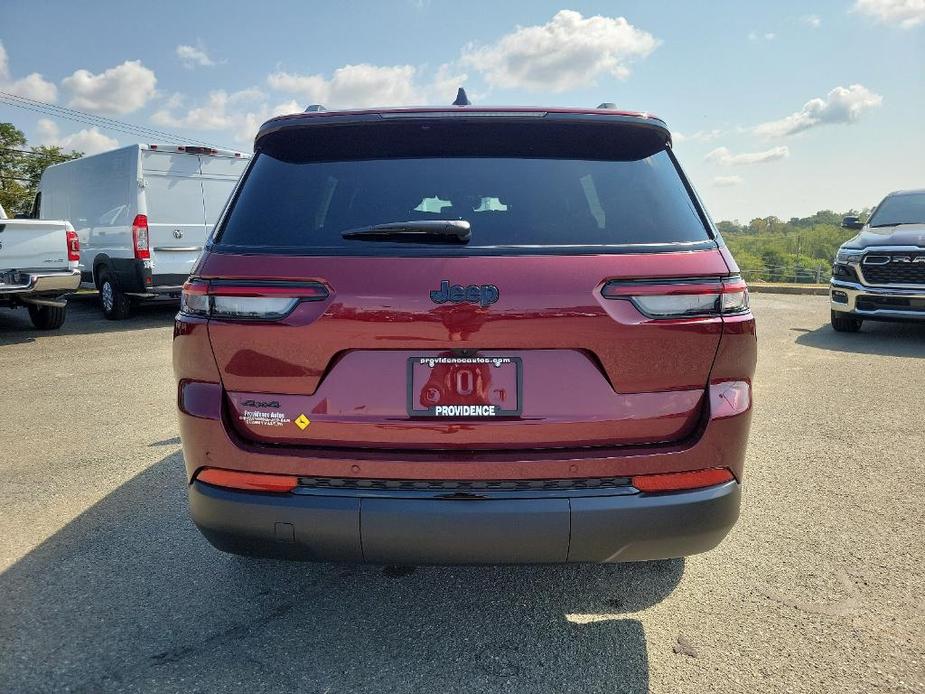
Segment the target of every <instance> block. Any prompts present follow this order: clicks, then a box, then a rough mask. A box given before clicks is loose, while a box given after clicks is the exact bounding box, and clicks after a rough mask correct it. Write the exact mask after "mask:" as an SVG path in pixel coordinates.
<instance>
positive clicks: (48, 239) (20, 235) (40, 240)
mask: <svg viewBox="0 0 925 694" xmlns="http://www.w3.org/2000/svg"><path fill="white" fill-rule="evenodd" d="M67 268H68V260H67V234H66V233H65V224H64V222H60V221H46V220H42V219H0V270H30V271H32V270H41V271H45V272H48V271H54V270H66V269H67Z"/></svg>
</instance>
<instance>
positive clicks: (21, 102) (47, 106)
mask: <svg viewBox="0 0 925 694" xmlns="http://www.w3.org/2000/svg"><path fill="white" fill-rule="evenodd" d="M0 99H2V100H3V101H4V103H7V105H10V106H19V107H21V108H27V109H29V110H39V111H41V112H44V113H45V114H46V115H56V116H59V117H61V118H66V119H69V120H76V121H78V122H82V123H85V124H89V125H96V126H98V127H103V128H108V129H111V130H119V131H121V132H127V131H132V132H129V133H128V134H131V135H138V134H142V135H145V136H147V137H151V136H154V137H161V138H167V139H172V140H176V141H178V142H182V141H183V140H187V141H191V142H195V143H198V144H203V145H210V146H214V145H212V144H211V143H208V142H205V141H203V140H197V139H195V138H183V137H181V136H179V135H176V134H174V133H169V132H166V131H164V130H159V129H157V128H150V127H147V126H142V125H135V124H133V123H126V122H125V121H119V120H116V119H115V118H108V117H106V116H99V115H95V114H91V113H86V112H85V111H80V110H78V109H75V108H67V107H65V106H57V105H55V104H51V103H48V102H47V101H40V100H38V99H31V98H28V97H24V96H19V95H18V94H11V93H10V92H5V91H2V90H0ZM11 101H12V102H13V103H10V102H11Z"/></svg>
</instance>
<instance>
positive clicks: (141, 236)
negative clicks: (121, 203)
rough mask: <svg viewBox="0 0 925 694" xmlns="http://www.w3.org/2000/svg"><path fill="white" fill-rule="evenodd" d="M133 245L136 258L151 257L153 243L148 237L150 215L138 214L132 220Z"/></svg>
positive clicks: (148, 258)
mask: <svg viewBox="0 0 925 694" xmlns="http://www.w3.org/2000/svg"><path fill="white" fill-rule="evenodd" d="M132 246H133V247H134V249H135V259H136V260H150V259H151V244H150V242H149V239H148V217H147V216H146V215H143V214H136V215H135V219H134V220H133V221H132Z"/></svg>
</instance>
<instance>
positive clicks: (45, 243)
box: [0, 206, 80, 330]
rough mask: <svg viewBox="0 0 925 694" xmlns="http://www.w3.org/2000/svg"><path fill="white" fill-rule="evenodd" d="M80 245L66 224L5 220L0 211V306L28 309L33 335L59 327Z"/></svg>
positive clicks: (76, 275) (75, 279)
mask: <svg viewBox="0 0 925 694" xmlns="http://www.w3.org/2000/svg"><path fill="white" fill-rule="evenodd" d="M79 261H80V242H79V241H78V240H77V234H76V233H75V232H74V228H73V227H72V226H71V224H70V222H64V221H48V220H45V219H8V218H7V216H6V212H5V211H4V210H3V207H2V206H0V306H6V307H8V308H17V307H19V306H25V307H26V308H27V309H28V310H29V318H31V319H32V324H33V325H34V326H35V327H36V328H38V329H39V330H54V329H56V328H60V327H61V325H62V324H63V323H64V318H65V311H66V305H67V301H66V297H67V295H68V294H70V293H71V292H73V291H74V290H76V289H77V287H78V286H79V285H80V270H79V269H78V267H77V266H78V263H79Z"/></svg>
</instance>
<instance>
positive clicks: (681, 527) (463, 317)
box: [173, 106, 756, 563]
mask: <svg viewBox="0 0 925 694" xmlns="http://www.w3.org/2000/svg"><path fill="white" fill-rule="evenodd" d="M173 344H174V368H175V373H176V377H177V381H178V394H177V397H178V407H179V417H180V427H181V433H182V441H183V449H184V453H185V458H186V467H187V473H188V482H189V500H190V507H191V512H192V516H193V519H194V521H195V523H196V524H197V526H198V527H199V529H200V530H201V531H202V532H203V534H204V535H205V536H206V538H208V540H209V541H210V542H211V543H212V544H213V545H215V546H216V547H218V548H219V549H222V550H226V551H230V552H236V553H241V554H252V555H264V556H279V557H289V558H302V559H339V560H350V561H368V562H385V563H521V562H614V561H627V560H644V559H658V558H667V557H677V556H681V555H686V554H692V553H695V552H702V551H705V550H708V549H710V548H712V547H714V546H715V545H717V544H718V543H719V542H720V541H721V540H722V538H723V537H724V536H725V535H726V533H727V532H728V531H729V529H730V527H731V526H732V525H733V523H734V522H735V520H736V518H737V516H738V512H739V498H740V485H741V482H742V472H743V460H744V455H745V446H746V440H747V437H748V430H749V422H750V418H751V393H752V389H751V380H752V375H753V372H754V368H755V352H756V342H755V324H754V320H753V318H752V315H751V313H750V312H749V307H748V293H747V290H746V286H745V284H744V283H743V281H742V279H741V278H740V277H739V274H738V269H737V267H736V264H735V262H734V261H733V259H732V257H731V256H730V254H729V252H728V250H727V249H726V247H725V245H724V244H723V242H722V239H721V238H720V237H719V235H718V234H717V233H716V231H715V229H714V227H713V225H712V223H711V221H710V219H709V217H708V216H707V213H706V212H705V210H704V209H703V206H702V205H701V203H700V201H699V200H698V198H697V196H696V195H695V194H694V192H693V190H692V188H691V186H690V184H689V183H688V181H687V179H686V178H685V177H684V174H683V173H682V171H681V169H680V168H679V166H678V163H677V161H676V160H675V157H674V154H673V153H672V151H671V137H670V134H669V132H668V129H667V127H666V125H665V123H663V122H662V121H661V120H659V119H657V118H654V117H652V116H650V115H647V114H639V113H625V112H619V111H615V110H613V109H583V110H582V109H562V108H548V109H536V108H513V109H512V108H504V109H502V108H478V107H473V106H462V107H458V108H457V107H451V108H449V109H448V108H442V109H440V108H417V109H391V110H364V111H350V112H336V111H320V110H316V111H314V112H306V113H304V114H297V115H292V116H283V117H278V118H274V119H273V120H270V121H268V122H267V123H265V124H264V125H263V126H262V128H261V129H260V131H259V133H258V135H257V138H256V141H255V155H254V158H253V160H252V161H251V162H250V165H249V166H248V169H247V171H246V172H245V174H244V177H243V179H242V182H241V183H240V184H239V187H238V189H237V190H236V192H235V193H234V195H233V196H232V199H231V202H230V203H229V205H228V207H227V210H226V211H225V213H224V214H223V216H222V217H221V219H220V220H219V222H218V224H217V225H216V228H215V230H214V232H213V235H212V237H211V239H210V240H209V243H208V245H207V248H206V249H205V251H204V253H203V255H202V257H201V259H200V261H199V262H198V264H197V266H196V267H195V268H194V271H193V273H192V275H191V278H190V280H189V281H188V282H187V284H186V286H185V288H184V292H183V298H182V304H181V311H180V313H179V315H178V316H177V319H176V325H175V331H174V343H173Z"/></svg>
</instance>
